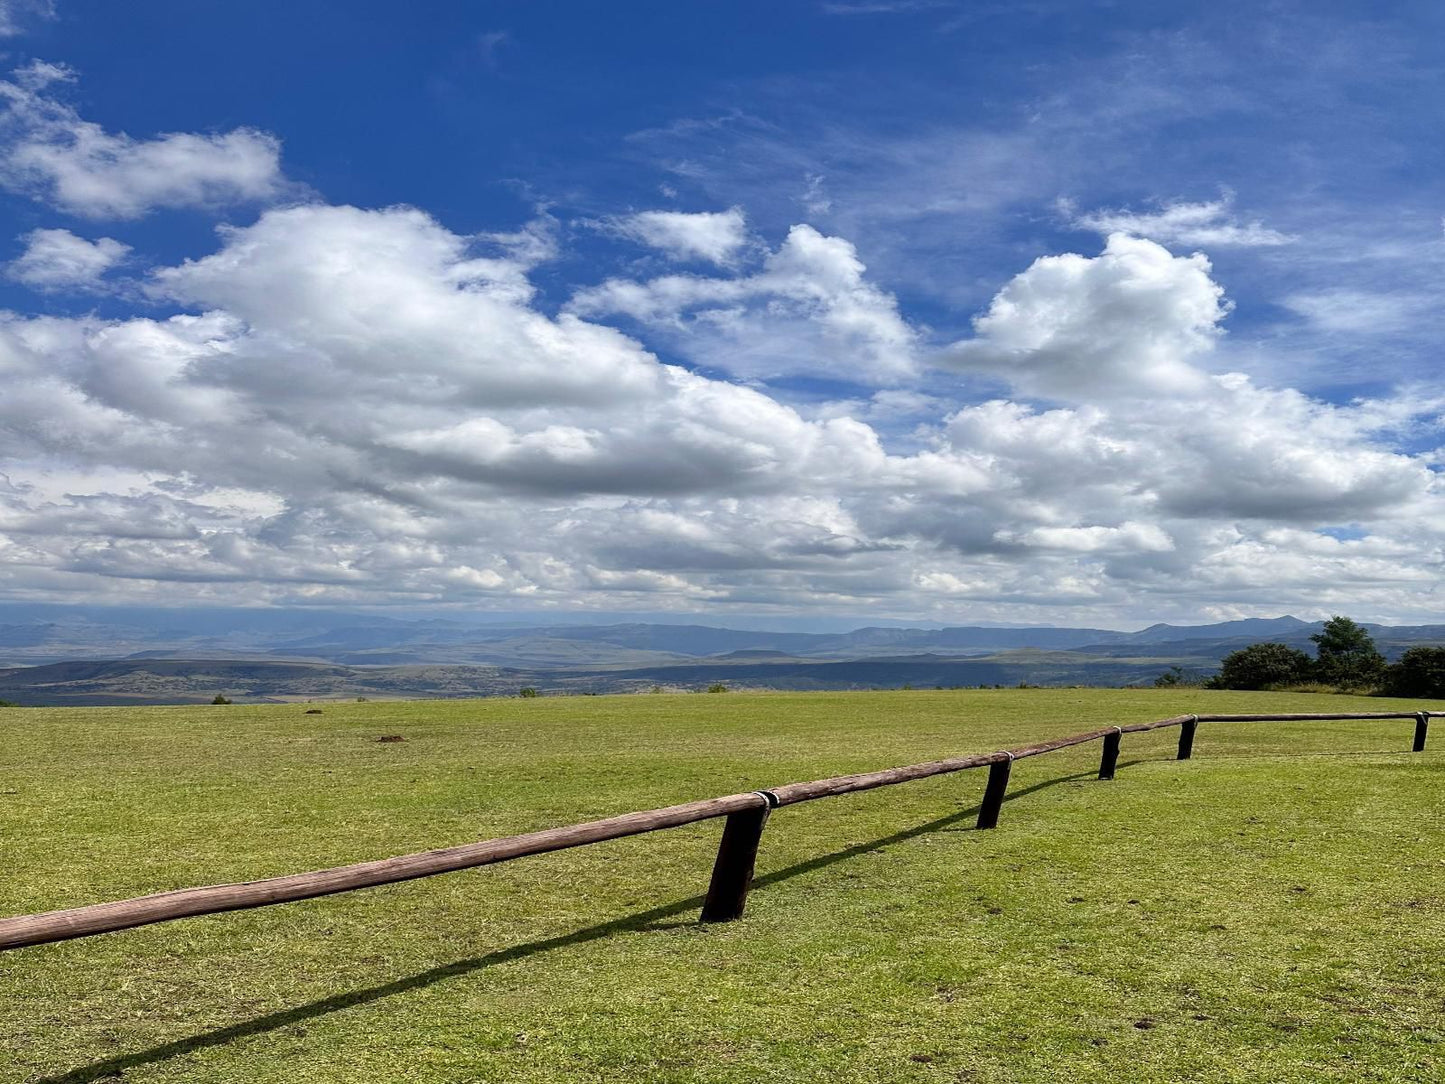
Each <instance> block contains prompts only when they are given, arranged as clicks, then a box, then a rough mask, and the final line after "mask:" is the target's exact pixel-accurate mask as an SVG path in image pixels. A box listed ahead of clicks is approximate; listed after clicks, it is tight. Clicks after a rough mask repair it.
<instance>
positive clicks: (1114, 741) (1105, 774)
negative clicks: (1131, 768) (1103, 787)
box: [1099, 726, 1124, 779]
mask: <svg viewBox="0 0 1445 1084" xmlns="http://www.w3.org/2000/svg"><path fill="white" fill-rule="evenodd" d="M1123 735H1124V732H1123V731H1122V730H1120V729H1119V728H1118V727H1117V726H1116V727H1115V728H1114V729H1113V730H1112V731H1111V732H1110V733H1108V734H1105V735H1104V755H1103V756H1101V757H1100V758H1099V778H1100V779H1113V778H1114V769H1115V768H1116V767H1118V765H1119V739H1120V738H1121V737H1123Z"/></svg>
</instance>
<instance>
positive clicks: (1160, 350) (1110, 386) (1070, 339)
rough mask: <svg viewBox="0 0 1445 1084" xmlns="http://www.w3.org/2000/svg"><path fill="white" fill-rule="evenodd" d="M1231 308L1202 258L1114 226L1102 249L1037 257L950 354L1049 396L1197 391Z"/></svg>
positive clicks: (955, 359) (1026, 389)
mask: <svg viewBox="0 0 1445 1084" xmlns="http://www.w3.org/2000/svg"><path fill="white" fill-rule="evenodd" d="M1228 311H1229V306H1228V305H1227V303H1226V302H1225V301H1224V290H1223V289H1222V288H1221V287H1220V286H1219V285H1218V284H1217V283H1215V282H1214V280H1213V279H1212V278H1210V265H1209V261H1208V260H1207V259H1206V258H1205V257H1204V256H1202V255H1199V254H1195V255H1192V256H1174V255H1172V254H1171V253H1170V252H1169V250H1168V249H1166V248H1164V247H1162V246H1161V245H1158V244H1155V243H1154V242H1153V241H1147V240H1144V239H1142V238H1137V237H1130V236H1128V235H1126V234H1122V233H1116V234H1111V235H1110V236H1109V239H1108V241H1107V242H1106V244H1105V246H1104V251H1103V252H1102V253H1101V254H1100V255H1098V256H1095V257H1086V256H1079V255H1075V254H1072V253H1071V254H1067V255H1063V256H1044V257H1041V258H1039V259H1038V260H1035V261H1034V263H1033V265H1032V266H1031V267H1029V268H1028V269H1027V270H1026V271H1023V272H1022V273H1020V274H1019V275H1017V276H1015V277H1014V279H1013V280H1012V281H1011V282H1009V283H1008V285H1006V286H1005V287H1004V288H1003V289H1002V290H1000V291H999V293H998V294H997V295H996V296H995V297H994V299H993V302H992V304H991V305H990V306H989V308H988V311H987V312H985V313H984V314H982V315H981V316H979V317H977V318H976V319H975V320H974V329H975V332H976V334H975V336H974V337H973V338H972V339H967V340H964V341H962V342H959V343H955V344H954V345H953V346H952V347H951V348H949V350H948V351H946V352H945V354H944V359H945V360H946V361H947V362H949V363H952V364H954V365H958V366H960V367H963V368H977V369H984V370H989V371H992V372H994V373H997V374H998V375H1000V376H1002V377H1003V378H1004V379H1006V380H1008V381H1009V382H1010V383H1011V384H1012V385H1013V386H1014V387H1016V388H1017V389H1019V390H1020V391H1022V392H1024V393H1025V394H1030V395H1039V396H1044V397H1053V398H1076V397H1090V396H1097V395H1105V396H1125V397H1139V396H1152V395H1160V394H1165V395H1178V394H1192V393H1194V392H1197V391H1199V390H1200V389H1201V388H1202V387H1203V375H1202V373H1201V372H1200V371H1199V369H1198V368H1197V367H1196V365H1195V359H1196V358H1198V357H1199V356H1200V355H1202V354H1204V353H1206V352H1207V351H1208V350H1209V349H1210V348H1211V346H1212V345H1213V343H1214V341H1215V339H1216V337H1217V336H1218V335H1219V333H1220V327H1219V325H1220V322H1221V321H1222V320H1223V319H1224V317H1225V314H1226V313H1227V312H1228Z"/></svg>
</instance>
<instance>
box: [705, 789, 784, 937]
mask: <svg viewBox="0 0 1445 1084" xmlns="http://www.w3.org/2000/svg"><path fill="white" fill-rule="evenodd" d="M758 793H759V797H761V798H763V799H764V800H765V801H766V802H767V804H766V805H765V806H763V807H762V808H761V809H745V810H743V811H742V812H740V813H730V814H728V819H727V822H726V823H725V824H724V825H723V834H722V842H721V843H719V844H718V848H717V861H715V862H714V863H713V866H712V881H711V882H709V884H708V886H707V899H706V900H704V901H703V905H702V916H701V919H700V921H702V922H731V921H733V919H736V918H742V917H743V908H744V907H746V906H747V904H748V889H750V888H752V886H753V867H754V866H755V865H756V864H757V861H758V844H759V843H760V842H761V841H762V838H763V826H764V825H765V824H767V823H768V814H769V813H770V812H772V809H773V804H774V802H773V796H772V795H771V794H767V793H765V792H763V791H759V792H758Z"/></svg>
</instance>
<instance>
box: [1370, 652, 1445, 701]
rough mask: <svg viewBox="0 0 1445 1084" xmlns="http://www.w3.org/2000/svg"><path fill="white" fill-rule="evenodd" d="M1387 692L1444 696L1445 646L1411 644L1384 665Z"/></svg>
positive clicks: (1402, 694)
mask: <svg viewBox="0 0 1445 1084" xmlns="http://www.w3.org/2000/svg"><path fill="white" fill-rule="evenodd" d="M1381 691H1382V692H1383V693H1384V694H1385V695H1386V696H1406V697H1413V698H1416V699H1430V700H1439V699H1445V647H1412V648H1410V649H1409V650H1408V651H1406V652H1405V653H1404V654H1403V655H1401V656H1400V661H1399V662H1397V663H1395V664H1394V665H1393V666H1387V667H1386V668H1385V683H1384V688H1383V689H1382V690H1381Z"/></svg>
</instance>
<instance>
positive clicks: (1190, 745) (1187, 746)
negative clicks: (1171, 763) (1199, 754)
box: [1174, 715, 1199, 760]
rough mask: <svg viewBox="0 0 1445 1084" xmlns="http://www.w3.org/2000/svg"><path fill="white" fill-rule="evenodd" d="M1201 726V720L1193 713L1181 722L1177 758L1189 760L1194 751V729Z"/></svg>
mask: <svg viewBox="0 0 1445 1084" xmlns="http://www.w3.org/2000/svg"><path fill="white" fill-rule="evenodd" d="M1198 726H1199V720H1198V719H1197V718H1196V717H1195V716H1193V715H1191V716H1190V717H1189V718H1188V719H1185V720H1184V722H1182V723H1180V724H1179V755H1178V756H1177V757H1175V758H1174V759H1175V760H1188V759H1189V757H1190V756H1191V755H1192V754H1193V752H1194V730H1195V728H1196V727H1198Z"/></svg>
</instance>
